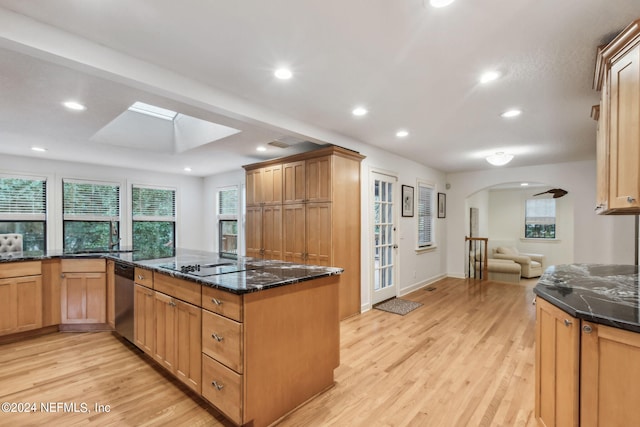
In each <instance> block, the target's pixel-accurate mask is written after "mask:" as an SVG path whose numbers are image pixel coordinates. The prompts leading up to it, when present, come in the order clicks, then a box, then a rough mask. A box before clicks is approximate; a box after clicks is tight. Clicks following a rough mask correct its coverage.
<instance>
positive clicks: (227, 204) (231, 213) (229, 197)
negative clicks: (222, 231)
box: [218, 187, 238, 219]
mask: <svg viewBox="0 0 640 427" xmlns="http://www.w3.org/2000/svg"><path fill="white" fill-rule="evenodd" d="M218 215H220V216H224V217H226V218H230V219H234V218H236V217H237V216H238V188H237V187H233V188H225V189H221V190H219V191H218Z"/></svg>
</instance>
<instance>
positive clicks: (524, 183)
mask: <svg viewBox="0 0 640 427" xmlns="http://www.w3.org/2000/svg"><path fill="white" fill-rule="evenodd" d="M528 185H529V183H528V182H521V183H520V186H521V187H526V186H528Z"/></svg>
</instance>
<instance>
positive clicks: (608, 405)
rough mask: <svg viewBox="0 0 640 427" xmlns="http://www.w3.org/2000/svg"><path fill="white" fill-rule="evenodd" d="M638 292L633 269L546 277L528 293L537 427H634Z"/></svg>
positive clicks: (578, 270) (639, 361)
mask: <svg viewBox="0 0 640 427" xmlns="http://www.w3.org/2000/svg"><path fill="white" fill-rule="evenodd" d="M639 288H640V275H639V274H638V267H637V266H634V265H599V264H572V265H559V266H553V267H550V268H548V269H547V270H546V271H545V273H544V274H543V276H542V277H541V278H540V280H539V282H538V284H537V285H536V287H535V288H534V293H535V294H536V295H537V300H536V343H537V345H536V418H537V419H538V421H539V423H540V425H547V426H551V425H562V426H578V425H580V426H598V425H600V426H603V425H634V424H637V413H638V412H637V403H638V401H640V299H639Z"/></svg>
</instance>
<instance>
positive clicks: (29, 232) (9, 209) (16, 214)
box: [0, 176, 47, 252]
mask: <svg viewBox="0 0 640 427" xmlns="http://www.w3.org/2000/svg"><path fill="white" fill-rule="evenodd" d="M46 230H47V181H46V179H45V178H38V177H16V176H0V234H20V235H21V236H22V251H25V252H33V251H44V250H45V249H46V240H47V239H46Z"/></svg>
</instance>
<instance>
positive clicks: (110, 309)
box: [107, 260, 116, 330]
mask: <svg viewBox="0 0 640 427" xmlns="http://www.w3.org/2000/svg"><path fill="white" fill-rule="evenodd" d="M107 324H108V325H109V326H111V329H114V330H115V329H116V276H115V262H114V261H113V260H107Z"/></svg>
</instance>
